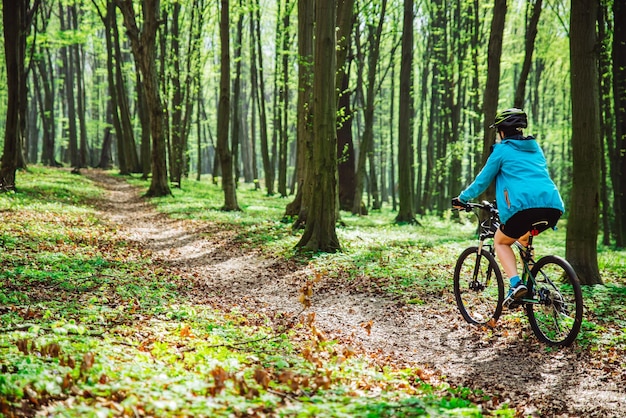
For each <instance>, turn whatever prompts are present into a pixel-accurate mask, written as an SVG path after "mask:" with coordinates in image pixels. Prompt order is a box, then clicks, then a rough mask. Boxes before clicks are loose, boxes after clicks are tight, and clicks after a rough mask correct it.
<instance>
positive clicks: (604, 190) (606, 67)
mask: <svg viewBox="0 0 626 418" xmlns="http://www.w3.org/2000/svg"><path fill="white" fill-rule="evenodd" d="M608 14H609V10H608V7H607V5H606V4H605V3H604V2H600V7H599V9H598V43H599V44H600V56H599V74H600V78H599V79H598V84H599V92H600V94H599V96H600V132H601V139H600V146H601V148H600V156H601V161H600V169H601V173H600V197H601V201H602V206H601V208H602V216H601V219H602V243H603V244H604V245H611V218H612V217H613V210H612V207H613V206H612V205H611V203H610V200H609V194H610V193H609V178H610V174H609V173H610V171H611V168H610V166H609V165H610V161H611V157H610V156H611V153H612V151H613V147H614V143H615V141H614V138H613V126H614V125H613V124H612V122H613V120H614V119H613V115H612V109H611V100H610V98H611V56H610V43H609V37H608V27H607V26H608V23H609V21H608V20H607V19H606V16H608ZM607 156H608V158H607ZM607 160H608V161H607Z"/></svg>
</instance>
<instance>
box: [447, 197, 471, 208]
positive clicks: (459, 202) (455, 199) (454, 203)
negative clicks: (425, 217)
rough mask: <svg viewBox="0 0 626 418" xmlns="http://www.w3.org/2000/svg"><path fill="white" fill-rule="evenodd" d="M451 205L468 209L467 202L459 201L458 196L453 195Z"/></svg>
mask: <svg viewBox="0 0 626 418" xmlns="http://www.w3.org/2000/svg"><path fill="white" fill-rule="evenodd" d="M451 203H452V206H453V207H454V208H456V209H465V210H469V207H468V206H467V204H465V203H463V202H461V199H459V197H458V196H457V197H454V198H452V202H451Z"/></svg>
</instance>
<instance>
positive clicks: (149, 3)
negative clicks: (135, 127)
mask: <svg viewBox="0 0 626 418" xmlns="http://www.w3.org/2000/svg"><path fill="white" fill-rule="evenodd" d="M115 1H116V4H117V6H118V7H119V9H120V10H121V11H122V14H123V15H124V25H125V26H126V29H127V33H128V36H129V38H130V41H131V45H132V48H133V54H134V55H135V60H136V61H137V62H138V64H139V68H140V71H141V74H142V76H143V81H144V84H143V85H144V94H145V99H146V106H147V107H148V111H149V115H150V116H149V118H150V135H151V138H152V160H151V162H152V180H151V183H150V188H149V189H148V191H147V192H146V195H147V196H167V195H170V194H171V190H170V187H169V184H168V181H167V164H166V159H165V158H166V156H165V138H164V136H163V103H162V102H161V97H160V94H159V83H158V77H157V71H156V58H155V54H156V32H157V28H158V25H159V22H158V15H159V10H160V5H161V2H160V0H145V1H144V2H143V12H144V13H143V16H144V25H143V28H142V30H139V28H138V26H137V22H136V21H135V12H134V10H133V1H132V0H115Z"/></svg>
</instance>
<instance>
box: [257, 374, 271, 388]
mask: <svg viewBox="0 0 626 418" xmlns="http://www.w3.org/2000/svg"><path fill="white" fill-rule="evenodd" d="M254 380H255V381H256V382H257V383H258V384H259V385H261V386H263V389H267V388H268V387H269V385H270V380H271V379H270V374H269V373H268V372H267V371H266V370H263V369H256V370H255V371H254Z"/></svg>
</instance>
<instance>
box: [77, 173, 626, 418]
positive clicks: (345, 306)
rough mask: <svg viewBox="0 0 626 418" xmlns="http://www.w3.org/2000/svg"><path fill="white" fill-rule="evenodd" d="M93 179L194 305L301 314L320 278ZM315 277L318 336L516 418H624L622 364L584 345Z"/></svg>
mask: <svg viewBox="0 0 626 418" xmlns="http://www.w3.org/2000/svg"><path fill="white" fill-rule="evenodd" d="M85 174H86V175H87V176H88V177H90V178H92V179H93V180H95V181H97V182H98V183H100V184H101V185H102V186H103V187H104V188H105V189H106V190H107V194H106V196H105V198H104V199H103V200H102V201H101V202H99V203H98V209H99V211H100V212H101V215H102V217H103V218H105V219H108V220H110V221H112V222H114V223H115V224H117V225H118V233H119V234H120V236H121V237H122V238H124V239H126V240H131V241H134V242H136V243H137V244H139V245H141V246H143V247H144V248H146V249H147V250H148V251H149V252H150V253H151V254H152V256H153V257H154V259H155V260H159V262H162V263H166V265H168V266H169V268H170V269H171V271H173V272H175V273H177V274H179V275H180V276H181V277H182V278H183V279H184V282H185V284H186V286H183V288H182V289H181V291H183V292H186V294H187V296H188V297H190V298H192V299H193V300H194V302H196V303H206V304H211V305H215V306H220V307H224V306H230V307H237V308H238V309H240V310H244V311H249V312H259V313H262V314H264V315H266V316H267V317H269V318H274V320H276V321H280V320H284V318H289V317H290V316H291V317H293V316H295V315H297V314H299V313H301V312H302V303H301V302H300V296H301V294H302V293H301V289H302V288H303V286H305V285H307V284H308V285H311V283H313V280H312V278H313V277H314V274H313V272H311V271H309V270H308V269H307V268H306V267H303V266H302V265H299V264H297V263H294V262H290V261H285V260H282V259H268V258H265V257H263V256H262V255H260V254H259V253H258V252H257V251H255V250H251V249H244V248H241V246H238V245H237V244H236V242H235V240H234V233H233V231H227V230H220V229H219V228H218V227H216V226H215V225H212V224H210V223H208V222H196V221H180V220H173V219H170V218H168V217H167V216H166V215H163V214H160V213H158V212H157V211H156V210H155V209H154V207H153V206H152V205H151V204H149V203H148V202H147V201H146V200H145V199H143V198H142V197H141V195H140V193H141V190H138V189H136V188H134V187H132V186H130V185H128V184H127V183H126V182H124V181H123V180H121V179H118V178H113V177H110V176H107V175H106V174H104V173H102V172H99V171H96V170H88V171H86V172H85ZM317 278H318V279H319V280H317V281H315V283H314V284H313V285H312V286H313V293H312V296H311V305H310V307H308V308H307V310H306V312H307V313H309V314H310V313H314V314H315V325H316V327H317V329H320V330H322V331H323V332H324V333H325V334H326V335H327V336H328V338H334V339H338V340H339V341H341V342H342V343H345V344H350V345H351V346H352V347H355V349H356V350H359V351H360V352H362V353H364V354H365V355H368V356H371V357H372V358H373V359H375V360H376V361H379V362H381V363H385V364H391V365H394V366H398V367H406V366H408V367H415V368H419V369H420V370H422V371H423V374H424V375H425V376H431V378H432V379H436V380H437V381H440V382H444V383H447V384H450V385H452V386H456V387H468V388H472V389H477V390H482V391H483V392H484V393H485V394H486V395H489V396H490V397H491V400H490V401H489V403H488V404H487V403H486V404H485V405H484V406H485V409H486V410H489V409H490V408H493V407H494V406H496V405H498V404H501V403H504V402H506V403H508V404H509V406H510V407H513V408H515V409H516V410H517V413H518V414H517V415H518V416H537V417H540V416H541V417H548V416H549V417H626V389H625V385H626V371H625V370H624V367H623V366H622V365H621V364H622V363H624V358H617V359H616V358H615V356H611V355H610V353H606V355H605V354H604V353H589V352H587V351H585V350H583V349H581V348H580V347H577V346H576V345H574V346H573V347H569V348H560V349H549V348H547V347H545V346H544V345H542V344H540V343H538V342H537V341H536V339H535V338H534V336H533V334H532V331H530V329H529V328H528V323H527V321H526V319H525V318H523V317H522V319H521V320H520V321H517V323H514V324H513V326H511V325H509V326H507V325H503V326H502V327H500V325H498V326H497V327H496V329H495V330H486V329H479V328H477V327H473V326H470V325H468V324H466V323H465V322H464V321H463V319H462V318H461V316H460V314H459V313H458V311H457V309H456V305H455V303H454V300H453V296H452V295H451V293H450V292H449V293H444V294H443V295H439V296H437V297H433V298H432V300H428V301H426V303H424V304H422V305H412V304H407V303H405V302H403V301H402V300H399V299H393V298H391V297H389V296H386V295H385V294H384V293H382V292H377V291H376V288H375V286H369V287H368V286H362V287H364V288H365V289H367V290H365V291H363V290H361V287H357V286H354V285H352V286H347V285H346V283H345V282H341V279H340V278H328V277H319V276H318V277H317ZM281 318H282V319H281ZM477 400H478V401H480V398H477Z"/></svg>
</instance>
